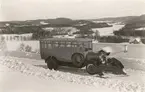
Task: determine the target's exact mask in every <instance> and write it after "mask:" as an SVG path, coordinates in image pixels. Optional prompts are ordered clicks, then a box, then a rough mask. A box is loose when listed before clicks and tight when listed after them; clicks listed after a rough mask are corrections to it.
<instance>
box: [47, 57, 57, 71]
mask: <svg viewBox="0 0 145 92" xmlns="http://www.w3.org/2000/svg"><path fill="white" fill-rule="evenodd" d="M46 63H47V67H48V68H49V69H50V70H52V69H54V70H57V69H58V62H57V59H56V58H54V57H51V58H49V59H47V60H46Z"/></svg>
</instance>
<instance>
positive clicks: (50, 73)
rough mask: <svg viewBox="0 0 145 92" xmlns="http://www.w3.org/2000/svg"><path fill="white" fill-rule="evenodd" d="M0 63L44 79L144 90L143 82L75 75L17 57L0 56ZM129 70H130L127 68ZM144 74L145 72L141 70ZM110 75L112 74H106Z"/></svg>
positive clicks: (123, 91) (136, 91)
mask: <svg viewBox="0 0 145 92" xmlns="http://www.w3.org/2000/svg"><path fill="white" fill-rule="evenodd" d="M0 64H3V65H5V66H7V67H9V68H11V69H14V70H16V71H20V72H22V73H24V74H27V75H33V76H38V77H40V78H45V79H54V80H62V81H66V82H71V83H77V84H87V85H93V86H97V87H98V86H107V87H109V88H113V89H115V90H116V92H144V91H145V83H143V84H142V83H136V82H132V81H123V80H118V79H111V78H108V79H103V78H99V77H96V76H90V75H87V74H86V75H77V74H72V73H67V72H61V71H54V70H49V69H44V68H40V67H36V66H32V65H30V64H24V63H22V62H21V61H18V60H17V59H14V58H10V57H7V56H3V57H0ZM127 71H130V70H127ZM142 73H143V74H145V72H142ZM108 77H112V75H108Z"/></svg>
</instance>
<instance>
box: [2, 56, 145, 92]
mask: <svg viewBox="0 0 145 92" xmlns="http://www.w3.org/2000/svg"><path fill="white" fill-rule="evenodd" d="M25 61H26V62H27V63H26V62H25ZM34 61H35V60H34ZM30 62H32V59H24V58H23V59H20V58H14V57H8V56H1V57H0V65H3V66H6V67H8V68H9V69H10V71H12V70H13V71H14V72H17V73H16V75H15V76H17V77H18V78H14V79H15V84H13V85H18V84H17V83H19V82H22V84H21V85H18V87H19V86H20V87H19V88H18V89H16V88H15V87H14V86H13V85H12V84H8V85H9V86H6V84H5V83H4V84H3V83H2V82H1V84H0V85H2V86H1V87H0V88H1V90H6V91H2V92H19V91H20V90H22V89H23V88H25V90H24V91H27V92H37V91H40V89H41V88H45V89H46V86H47V85H48V86H47V87H48V88H47V89H48V90H51V91H52V90H54V91H53V92H62V91H63V92H67V90H69V89H70V90H71V89H72V88H74V89H76V90H77V92H79V91H83V92H96V91H99V92H144V91H145V71H140V70H134V69H125V71H126V72H127V73H128V74H129V76H123V75H113V74H105V78H99V77H97V75H94V76H91V75H89V74H87V73H85V72H84V71H83V70H76V69H69V68H66V69H69V71H63V70H62V68H61V69H60V70H58V71H53V70H49V69H46V68H44V67H38V66H34V65H33V64H31V63H30ZM33 63H34V62H33ZM1 68H2V67H1ZM1 68H0V69H1ZM10 71H9V72H10ZM72 71H73V72H72ZM20 73H23V74H24V75H25V77H24V75H22V74H20ZM8 75H10V74H8ZM4 76H6V75H1V78H2V79H1V80H3V79H6V78H5V77H4ZM10 76H11V75H10ZM13 76H14V75H13ZM19 76H20V78H19ZM35 77H37V78H40V79H43V80H40V81H39V82H38V79H36V78H35ZM8 78H10V77H8ZM23 78H24V80H23ZM14 79H11V81H12V80H13V81H12V82H14ZM7 80H8V79H7ZM9 80H10V79H9ZM9 80H8V81H4V80H3V81H4V82H6V83H8V82H9ZM16 80H19V81H16ZM29 80H30V81H29ZM35 80H36V81H35ZM45 80H46V81H45ZM52 80H53V81H55V82H54V84H57V85H56V87H54V86H53V88H52V86H49V85H52V84H51V83H52ZM26 81H29V82H30V83H31V84H33V86H32V85H30V87H31V86H32V88H30V87H28V85H26V86H25V85H24V84H27V82H26ZM34 81H35V82H36V83H35V84H34V83H33V82H34ZM23 82H24V84H23ZM39 83H40V84H41V86H37V85H40V84H39ZM58 84H59V85H61V86H59V85H58ZM34 85H35V86H34ZM65 85H67V86H65ZM11 86H12V87H11ZM64 86H65V87H67V88H66V91H65V88H64ZM71 86H72V88H71ZM8 87H10V88H11V89H13V90H14V89H15V90H18V91H13V90H11V91H9V90H8V89H6V88H8ZM35 87H36V88H35ZM60 87H61V90H62V91H60V90H59V89H60ZM86 88H87V89H86ZM29 89H31V90H29ZM37 89H38V90H37ZM47 89H46V90H47ZM74 89H72V90H71V91H70V92H73V91H74ZM35 90H36V91H35ZM43 90H44V89H43ZM24 91H23V92H24ZM21 92H22V91H21ZM44 92H46V91H44Z"/></svg>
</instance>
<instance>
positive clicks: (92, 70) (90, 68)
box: [86, 64, 96, 75]
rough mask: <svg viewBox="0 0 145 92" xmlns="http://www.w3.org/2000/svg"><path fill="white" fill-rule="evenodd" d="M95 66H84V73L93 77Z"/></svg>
mask: <svg viewBox="0 0 145 92" xmlns="http://www.w3.org/2000/svg"><path fill="white" fill-rule="evenodd" d="M95 67H96V66H95V65H94V64H87V65H86V71H87V72H88V73H89V74H90V75H94V74H96V68H95Z"/></svg>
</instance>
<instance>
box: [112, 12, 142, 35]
mask: <svg viewBox="0 0 145 92" xmlns="http://www.w3.org/2000/svg"><path fill="white" fill-rule="evenodd" d="M114 34H115V35H121V36H141V37H144V36H145V15H141V16H138V17H136V18H133V19H132V20H128V21H127V24H126V25H125V26H124V27H123V28H122V29H120V30H119V31H115V32H114Z"/></svg>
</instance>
